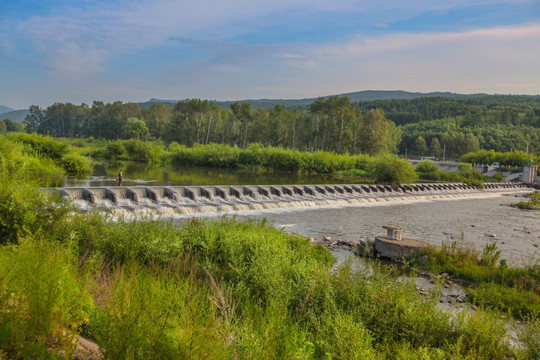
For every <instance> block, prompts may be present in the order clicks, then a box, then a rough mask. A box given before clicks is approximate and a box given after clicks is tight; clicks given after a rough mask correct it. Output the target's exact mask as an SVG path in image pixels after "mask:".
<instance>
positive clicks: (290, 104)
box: [141, 90, 486, 110]
mask: <svg viewBox="0 0 540 360" xmlns="http://www.w3.org/2000/svg"><path fill="white" fill-rule="evenodd" d="M485 95H486V94H471V95H465V94H455V93H450V92H429V93H421V92H409V91H402V90H364V91H356V92H351V93H344V94H339V95H326V96H321V97H322V98H324V99H327V98H329V97H331V96H340V97H345V96H346V97H348V98H349V99H350V100H351V102H358V101H373V100H394V99H416V98H422V97H446V98H458V97H460V98H462V97H479V96H485ZM315 100H317V98H316V97H314V98H305V99H246V100H238V102H239V103H249V104H250V105H251V107H252V108H254V109H256V108H260V107H262V108H265V109H268V110H270V109H272V108H273V107H274V106H275V105H276V104H280V105H283V106H285V107H287V108H305V107H307V106H309V104H311V103H312V102H314V101H315ZM176 102H177V100H160V99H154V98H152V99H150V100H149V101H147V102H145V103H141V107H150V106H152V104H155V103H165V104H169V105H171V106H172V105H173V104H175V103H176ZM214 102H215V103H216V104H218V105H219V106H220V107H222V108H229V107H230V106H231V104H232V103H234V102H235V101H216V100H214Z"/></svg>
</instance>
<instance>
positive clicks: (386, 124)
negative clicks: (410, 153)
mask: <svg viewBox="0 0 540 360" xmlns="http://www.w3.org/2000/svg"><path fill="white" fill-rule="evenodd" d="M360 133H361V136H362V138H361V150H362V152H363V153H366V154H369V155H377V154H381V153H394V152H396V150H397V145H398V144H399V142H400V140H401V132H400V131H399V130H398V129H397V128H396V125H395V124H394V123H393V122H392V121H390V120H388V119H387V118H386V117H385V116H384V111H382V110H381V109H372V110H370V111H369V112H368V113H367V115H366V116H365V118H364V122H363V125H362V129H361V131H360Z"/></svg>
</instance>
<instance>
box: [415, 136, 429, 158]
mask: <svg viewBox="0 0 540 360" xmlns="http://www.w3.org/2000/svg"><path fill="white" fill-rule="evenodd" d="M413 151H414V152H415V153H416V154H417V155H425V154H426V153H427V151H428V148H427V144H426V140H424V138H423V137H422V136H418V137H417V138H416V140H415V142H414V147H413Z"/></svg>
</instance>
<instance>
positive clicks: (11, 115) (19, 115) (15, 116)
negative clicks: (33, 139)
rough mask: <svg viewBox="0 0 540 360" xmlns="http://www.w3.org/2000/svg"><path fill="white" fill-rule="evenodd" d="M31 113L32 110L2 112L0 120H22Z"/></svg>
mask: <svg viewBox="0 0 540 360" xmlns="http://www.w3.org/2000/svg"><path fill="white" fill-rule="evenodd" d="M28 114H30V110H13V111H8V112H5V113H2V114H0V120H2V119H10V120H11V121H15V122H19V123H20V122H21V121H23V120H24V118H25V117H26V115H28Z"/></svg>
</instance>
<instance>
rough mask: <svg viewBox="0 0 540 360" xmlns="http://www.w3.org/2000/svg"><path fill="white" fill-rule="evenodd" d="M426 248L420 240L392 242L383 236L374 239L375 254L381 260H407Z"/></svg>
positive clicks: (404, 239)
mask: <svg viewBox="0 0 540 360" xmlns="http://www.w3.org/2000/svg"><path fill="white" fill-rule="evenodd" d="M426 246H428V244H427V243H425V242H423V241H420V240H413V239H406V238H401V240H393V239H388V238H385V237H384V236H377V237H375V252H376V253H377V254H379V255H380V256H381V257H383V258H388V259H391V260H400V259H408V258H410V257H411V256H412V255H414V254H416V253H418V252H420V251H422V250H423V249H424V248H425V247H426Z"/></svg>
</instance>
